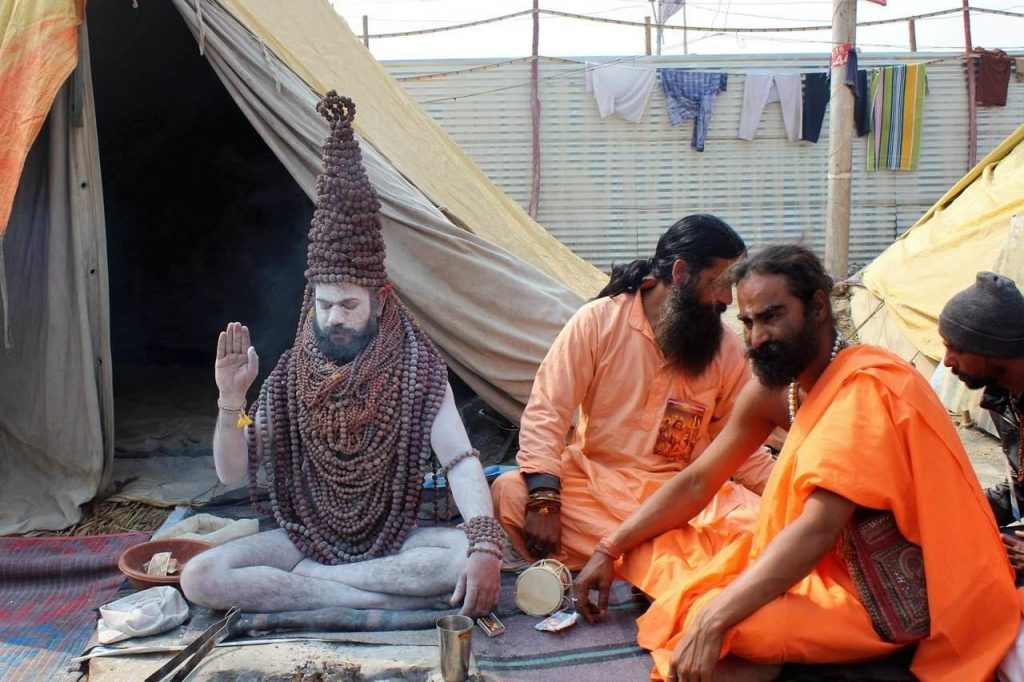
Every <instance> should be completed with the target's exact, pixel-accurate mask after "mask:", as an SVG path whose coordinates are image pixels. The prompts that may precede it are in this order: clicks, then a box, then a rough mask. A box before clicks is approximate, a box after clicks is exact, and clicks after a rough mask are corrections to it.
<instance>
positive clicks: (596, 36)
mask: <svg viewBox="0 0 1024 682" xmlns="http://www.w3.org/2000/svg"><path fill="white" fill-rule="evenodd" d="M330 1H331V4H332V5H333V6H334V7H335V9H336V10H337V11H338V13H339V14H341V15H342V17H344V18H345V20H346V21H347V22H348V24H349V26H350V27H351V28H352V30H353V31H354V32H355V33H356V34H359V35H361V34H362V30H363V19H362V18H363V16H364V15H366V16H367V17H368V19H369V28H370V31H369V32H370V34H371V36H372V35H373V34H375V33H393V32H404V31H415V30H420V29H428V28H439V27H444V26H450V25H453V24H459V23H465V22H470V21H477V20H480V19H487V18H490V17H496V16H500V15H504V14H511V13H514V12H518V11H522V10H529V9H531V8H532V6H533V3H532V0H491V1H489V2H485V1H482V0H330ZM961 6H962V4H961V2H960V0H889V4H888V6H886V7H882V6H880V5H876V4H874V3H871V2H865V1H864V0H861V1H859V2H858V3H857V20H858V21H872V20H878V19H898V18H902V17H907V16H910V15H914V14H922V13H926V12H934V11H937V10H944V9H957V8H960V7H961ZM971 6H972V7H984V8H990V9H1000V10H1008V11H1011V12H1021V13H1024V0H972V2H971ZM540 8H541V9H547V10H556V11H561V12H571V13H574V14H585V15H587V16H592V17H599V18H606V19H621V20H626V21H638V22H643V20H644V17H645V16H652V17H653V16H654V12H653V10H652V6H651V3H650V2H648V1H646V0H540ZM831 17H832V0H686V19H687V24H688V25H689V26H702V27H710V28H714V29H716V30H715V32H697V31H687V32H686V33H687V43H688V44H687V45H686V46H685V47H686V48H688V53H689V54H736V53H753V54H763V53H779V52H796V53H808V52H824V51H827V50H830V49H831V33H830V32H829V31H813V32H800V33H795V32H790V33H770V34H743V35H737V34H735V33H732V34H730V33H728V31H729V29H732V28H740V27H777V26H808V25H810V26H816V25H828V24H830V23H831ZM916 23H917V27H916V28H917V49H918V51H921V52H925V51H940V52H948V51H958V50H963V47H964V26H963V16H962V14H960V13H956V14H950V15H946V16H942V17H936V18H930V19H920V20H918V21H917V22H916ZM682 24H683V14H682V12H679V13H677V14H676V15H675V16H673V17H672V18H671V19H669V21H668V22H667V25H668V26H682ZM971 33H972V38H973V43H974V45H975V46H982V47H986V48H990V49H991V48H997V47H998V48H1002V49H1004V50H1006V51H1008V52H1010V51H1015V50H1016V51H1021V50H1024V18H1016V17H1007V16H997V15H985V14H981V13H973V14H972V15H971ZM664 35H665V37H664V46H663V48H662V54H672V55H681V54H684V44H683V31H681V30H674V29H666V30H665V32H664ZM531 42H532V19H531V18H530V17H529V16H522V17H517V18H514V19H509V20H506V21H502V22H497V23H492V24H488V25H485V26H478V27H472V28H465V29H459V30H454V31H444V32H441V33H433V34H427V35H422V36H407V37H395V38H371V39H370V51H371V53H373V55H374V56H375V57H376V58H377V59H378V60H381V61H387V60H409V59H429V60H434V59H473V58H516V57H523V56H528V55H529V54H530V50H531ZM857 44H858V46H859V47H860V48H861V50H862V52H905V51H908V50H909V38H908V28H907V23H906V22H899V23H896V24H891V25H887V26H877V27H862V28H860V29H859V30H858V35H857ZM652 45H653V38H652ZM643 53H644V30H643V28H642V27H639V26H615V25H609V24H602V23H595V22H591V21H584V20H578V19H568V18H561V17H551V16H543V15H542V16H541V20H540V54H541V55H544V56H549V57H584V56H586V57H599V56H614V57H623V56H630V55H642V54H643Z"/></svg>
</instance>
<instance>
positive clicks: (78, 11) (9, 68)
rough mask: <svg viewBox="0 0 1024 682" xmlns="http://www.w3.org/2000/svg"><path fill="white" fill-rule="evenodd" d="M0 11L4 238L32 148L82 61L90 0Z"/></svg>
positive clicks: (40, 2) (24, 3)
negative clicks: (81, 32)
mask: <svg viewBox="0 0 1024 682" xmlns="http://www.w3.org/2000/svg"><path fill="white" fill-rule="evenodd" d="M6 4H7V5H8V7H6V8H5V9H3V10H2V11H0V92H2V93H3V100H4V102H3V106H0V140H3V144H2V145H0V238H2V237H3V235H4V232H6V231H7V222H8V220H10V217H11V205H12V204H13V203H14V193H15V191H16V190H17V189H18V180H19V179H20V178H21V169H22V167H23V166H24V165H25V157H26V156H27V155H28V150H29V147H31V146H32V143H33V142H34V141H35V139H36V135H38V134H39V130H40V129H41V128H42V127H43V122H44V121H45V120H46V116H47V114H48V113H49V112H50V105H51V104H53V99H54V97H56V95H57V90H59V89H60V86H61V85H62V84H63V83H64V81H65V80H66V79H67V77H68V75H70V74H71V72H72V70H74V68H75V65H76V64H77V63H78V24H80V23H81V22H82V19H83V17H84V16H85V0H19V1H18V2H14V3H6Z"/></svg>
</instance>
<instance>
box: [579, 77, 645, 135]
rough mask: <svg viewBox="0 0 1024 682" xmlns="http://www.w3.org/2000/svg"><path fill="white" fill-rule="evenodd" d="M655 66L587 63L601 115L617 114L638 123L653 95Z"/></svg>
mask: <svg viewBox="0 0 1024 682" xmlns="http://www.w3.org/2000/svg"><path fill="white" fill-rule="evenodd" d="M656 73H657V72H656V70H655V69H649V68H644V67H637V66H623V65H621V64H610V65H601V64H587V92H592V93H594V99H596V100H597V111H598V113H599V114H601V118H607V117H609V116H611V115H612V114H613V113H615V114H618V115H619V116H621V117H622V118H624V119H626V120H627V121H632V122H633V123H636V122H638V121H639V120H640V119H641V118H643V115H644V109H645V108H646V107H647V100H648V98H649V97H650V96H651V89H652V88H653V87H654V79H655V75H656Z"/></svg>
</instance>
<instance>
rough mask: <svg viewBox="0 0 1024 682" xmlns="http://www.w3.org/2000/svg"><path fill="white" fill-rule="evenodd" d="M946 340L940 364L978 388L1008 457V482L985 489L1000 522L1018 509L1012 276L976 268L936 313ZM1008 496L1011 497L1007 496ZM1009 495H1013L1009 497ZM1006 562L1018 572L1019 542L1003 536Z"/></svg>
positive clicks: (1022, 472)
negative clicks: (972, 279) (973, 275)
mask: <svg viewBox="0 0 1024 682" xmlns="http://www.w3.org/2000/svg"><path fill="white" fill-rule="evenodd" d="M939 334H940V335H941V336H942V340H943V341H944V342H945V344H946V355H945V357H944V358H943V364H945V365H946V366H947V367H949V368H950V369H951V370H952V372H953V374H955V375H956V376H957V377H958V378H959V379H960V380H961V381H963V382H964V383H965V384H966V385H967V387H968V388H972V389H978V388H984V389H985V393H984V395H983V397H982V401H981V406H982V407H984V408H986V409H988V410H989V412H990V414H991V415H992V420H993V421H994V422H995V425H996V430H997V431H998V432H999V439H1000V441H1001V442H1002V446H1003V452H1004V453H1005V454H1006V457H1007V459H1008V460H1009V464H1010V466H1009V468H1010V470H1011V472H1012V478H1013V481H1012V485H1011V484H1010V483H1002V484H1000V485H998V486H995V487H992V488H989V489H988V490H986V491H985V494H986V496H987V497H988V500H989V504H991V505H992V511H993V513H994V514H995V517H996V521H997V522H998V523H999V525H1000V526H1005V525H1007V524H1009V523H1012V522H1013V521H1015V520H1017V519H1018V518H1019V517H1020V515H1021V511H1020V510H1022V509H1024V479H1022V476H1024V467H1022V466H1021V439H1020V433H1021V430H1020V415H1021V413H1022V412H1024V401H1022V393H1024V295H1022V294H1021V292H1020V290H1019V289H1018V288H1017V285H1016V284H1015V283H1014V282H1013V280H1012V279H1010V278H1008V277H1004V276H1002V275H997V274H995V273H992V272H979V273H978V276H977V279H976V280H975V282H974V284H972V285H971V286H970V287H968V288H966V289H964V290H963V291H961V292H960V293H958V294H957V295H956V296H954V297H953V298H951V299H950V300H949V302H948V303H946V306H945V307H944V308H943V309H942V313H941V314H940V315H939ZM1011 496H1012V497H1011ZM1014 498H1015V499H1014ZM1006 542H1007V551H1008V552H1009V555H1010V561H1011V563H1012V564H1013V565H1014V568H1016V569H1017V570H1018V571H1024V542H1021V541H1015V540H1013V539H1012V538H1008V539H1007V541H1006Z"/></svg>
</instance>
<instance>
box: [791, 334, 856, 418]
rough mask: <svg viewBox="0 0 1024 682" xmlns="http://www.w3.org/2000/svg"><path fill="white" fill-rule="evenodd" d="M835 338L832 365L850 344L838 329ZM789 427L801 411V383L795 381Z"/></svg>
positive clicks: (830, 359)
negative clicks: (840, 352)
mask: <svg viewBox="0 0 1024 682" xmlns="http://www.w3.org/2000/svg"><path fill="white" fill-rule="evenodd" d="M832 334H833V336H834V337H835V341H833V342H832V352H831V353H829V356H828V361H829V363H831V362H832V361H833V360H835V359H836V356H837V355H839V351H841V350H843V349H844V348H846V347H847V346H848V345H849V344H847V343H846V341H845V340H844V339H843V337H842V335H841V334H840V333H839V330H838V329H835V330H833V332H832ZM788 397H789V401H788V402H789V425H790V426H792V425H793V422H795V421H796V411H797V410H799V409H800V382H798V381H796V380H795V379H794V380H793V381H792V382H790V384H789V396H788Z"/></svg>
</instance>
